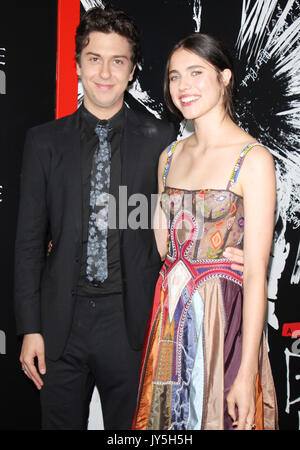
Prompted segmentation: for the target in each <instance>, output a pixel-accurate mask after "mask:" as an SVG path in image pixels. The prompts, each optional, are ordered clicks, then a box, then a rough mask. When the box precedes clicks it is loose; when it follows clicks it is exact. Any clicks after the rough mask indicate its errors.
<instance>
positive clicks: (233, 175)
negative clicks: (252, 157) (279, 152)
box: [226, 142, 263, 190]
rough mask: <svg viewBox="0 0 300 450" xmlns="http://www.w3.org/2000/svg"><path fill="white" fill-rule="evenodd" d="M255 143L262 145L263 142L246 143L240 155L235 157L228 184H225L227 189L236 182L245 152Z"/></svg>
mask: <svg viewBox="0 0 300 450" xmlns="http://www.w3.org/2000/svg"><path fill="white" fill-rule="evenodd" d="M257 145H261V146H262V147H263V144H260V143H259V142H254V143H253V144H248V145H246V147H244V148H243V150H242V151H241V153H240V156H239V157H238V159H237V162H236V163H235V165H234V167H233V169H232V172H231V175H230V178H229V181H228V184H227V188H226V189H227V190H230V188H231V186H232V185H233V184H234V183H236V181H237V179H238V176H239V173H240V170H241V167H242V165H243V162H244V159H245V156H246V155H247V153H248V152H249V150H251V149H252V148H253V147H256V146H257Z"/></svg>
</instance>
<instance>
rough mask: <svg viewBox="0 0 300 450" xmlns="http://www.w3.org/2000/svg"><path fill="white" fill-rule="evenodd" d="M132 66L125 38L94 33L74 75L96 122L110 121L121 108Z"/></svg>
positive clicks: (129, 49) (111, 34) (82, 53)
mask: <svg viewBox="0 0 300 450" xmlns="http://www.w3.org/2000/svg"><path fill="white" fill-rule="evenodd" d="M134 69H135V67H133V66H132V61H131V47H130V44H129V42H128V41H127V39H126V38H125V37H123V36H121V35H119V34H117V33H108V34H106V33H101V32H98V31H94V32H92V33H90V35H89V43H88V45H87V46H86V47H85V48H84V49H83V50H82V52H81V56H80V65H79V64H77V74H78V75H79V76H80V78H81V81H82V85H83V89H84V106H85V107H86V109H87V110H88V111H90V112H91V113H92V114H94V115H95V116H96V117H99V119H109V118H110V117H112V116H113V115H114V114H116V113H117V112H118V111H119V110H120V109H121V107H122V105H123V98H124V92H125V90H126V88H127V85H128V82H129V81H131V80H132V77H133V74H134Z"/></svg>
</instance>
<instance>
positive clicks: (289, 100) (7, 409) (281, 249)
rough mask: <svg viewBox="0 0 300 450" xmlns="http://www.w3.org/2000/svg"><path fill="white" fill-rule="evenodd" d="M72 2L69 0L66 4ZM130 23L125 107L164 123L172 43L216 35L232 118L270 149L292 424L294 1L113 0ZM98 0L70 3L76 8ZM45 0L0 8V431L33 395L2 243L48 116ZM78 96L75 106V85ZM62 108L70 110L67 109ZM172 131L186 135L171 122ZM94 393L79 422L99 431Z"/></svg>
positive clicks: (299, 13) (279, 367)
mask: <svg viewBox="0 0 300 450" xmlns="http://www.w3.org/2000/svg"><path fill="white" fill-rule="evenodd" d="M75 1H76V0H74V2H75ZM111 3H113V4H114V5H116V6H119V7H121V8H122V9H124V10H125V11H126V12H128V13H129V14H130V15H132V16H133V17H134V18H135V19H136V21H137V23H138V24H139V26H140V29H141V37H142V55H143V57H142V60H141V63H140V66H139V72H138V77H137V79H136V80H135V82H134V84H133V85H132V86H131V87H130V89H129V96H128V103H129V105H133V104H135V106H136V107H138V108H145V109H147V110H148V111H149V112H150V113H151V114H153V115H155V116H156V117H158V118H168V119H170V115H169V114H168V112H167V110H166V108H165V106H164V103H163V98H162V80H163V72H164V64H165V61H166V59H167V55H168V52H169V50H170V48H171V47H172V45H173V44H174V43H175V42H176V41H178V40H179V39H180V38H182V37H183V36H185V35H187V34H189V33H191V32H193V31H202V32H208V33H211V34H214V35H217V36H218V37H220V38H221V39H223V40H224V41H225V42H226V44H227V46H228V47H229V48H230V50H231V51H232V53H233V55H234V57H235V61H236V74H237V85H238V86H237V87H238V89H237V102H236V109H237V115H238V120H239V122H240V125H241V126H242V127H243V128H244V129H246V130H247V131H249V132H250V133H251V134H252V135H253V136H255V137H256V138H257V139H258V140H259V141H260V142H262V143H263V144H264V145H265V146H266V147H267V148H268V149H269V150H270V152H271V153H272V154H273V156H274V159H275V165H276V172H277V196H278V202H277V211H276V226H275V232H274V242H273V248H272V254H271V257H270V267H269V277H268V313H267V317H266V330H267V338H268V345H269V355H270V360H271V365H272V369H273V375H274V380H275V386H276V390H277V395H278V406H279V425H280V428H281V429H282V430H293V429H294V430H296V429H300V307H299V305H300V303H299V301H300V298H299V297H300V296H299V281H300V243H299V226H300V211H299V210H300V198H299V197H300V195H299V194H300V188H299V185H300V149H299V144H298V133H299V124H300V121H299V115H300V101H299V91H300V74H299V70H300V51H299V40H300V38H299V29H300V1H299V0H226V1H222V0H114V1H112V2H111ZM95 5H100V6H101V5H102V2H101V0H81V12H82V13H83V12H84V11H85V10H86V9H88V8H90V7H92V6H95ZM56 23H57V2H56V0H43V1H42V0H31V1H26V2H11V3H9V2H6V1H3V2H1V6H0V114H1V116H0V117H1V122H0V157H1V163H0V186H1V187H0V226H1V231H0V232H1V259H0V264H1V267H0V275H1V284H0V289H1V293H0V299H1V301H0V429H2V430H12V429H17V430H21V429H23V430H26V429H39V427H40V410H39V398H38V392H37V391H36V390H35V387H34V386H33V385H32V384H31V383H30V382H29V380H27V379H26V378H25V377H24V375H23V373H22V372H21V370H20V364H19V361H18V358H19V351H20V341H19V340H18V339H17V337H16V335H15V323H14V313H13V296H12V292H13V249H14V239H15V229H16V216H17V207H18V196H19V194H18V190H19V176H20V165H21V158H22V149H23V143H24V136H25V132H26V130H27V129H28V128H29V127H32V126H34V125H37V124H40V123H43V122H45V121H48V120H52V119H54V117H55V74H56ZM78 101H79V102H80V101H81V87H80V86H79V94H78ZM70 112H71V111H70ZM179 125H180V131H179V133H180V135H183V136H184V135H186V134H188V133H190V132H191V131H192V130H191V129H190V124H189V123H181V124H179ZM101 427H102V420H101V407H100V403H99V397H98V394H97V391H96V390H95V392H94V395H93V398H92V402H91V408H90V425H89V428H90V429H101Z"/></svg>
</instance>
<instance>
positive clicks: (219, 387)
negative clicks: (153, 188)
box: [133, 33, 278, 430]
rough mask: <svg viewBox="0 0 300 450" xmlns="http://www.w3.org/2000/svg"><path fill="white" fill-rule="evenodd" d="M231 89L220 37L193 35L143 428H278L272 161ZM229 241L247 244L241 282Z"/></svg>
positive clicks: (166, 206)
mask: <svg viewBox="0 0 300 450" xmlns="http://www.w3.org/2000/svg"><path fill="white" fill-rule="evenodd" d="M233 87H234V75H233V69H232V62H231V58H230V55H229V54H228V52H227V50H226V49H225V48H224V46H223V44H222V43H221V42H219V41H218V40H217V39H215V38H213V37H211V36H209V35H205V34H200V33H194V34H192V35H190V36H188V37H187V38H185V39H183V40H182V41H180V42H179V43H178V44H177V45H175V47H174V48H173V50H172V52H171V54H170V57H169V60H168V63H167V68H166V78H165V98H166V103H167V105H168V107H169V108H170V109H171V111H172V112H174V113H177V114H178V115H179V116H180V117H184V118H185V119H190V120H193V122H194V128H195V133H194V134H192V135H191V136H189V137H187V138H185V139H183V140H181V141H177V142H174V143H172V144H171V145H170V147H169V148H168V149H166V150H165V151H164V152H163V153H162V155H161V157H160V162H159V168H158V180H159V192H160V194H161V195H160V203H159V205H158V208H157V212H156V218H155V228H156V230H155V234H156V240H157V245H158V249H159V252H160V254H161V257H162V260H164V264H163V267H162V269H161V271H160V275H159V279H158V281H157V285H156V290H155V296H154V302H153V307H152V311H151V314H150V318H149V322H148V328H147V333H146V338H145V344H144V350H143V357H142V366H141V374H140V385H139V392H138V399H137V407H136V412H135V417H134V420H133V428H134V429H137V430H138V429H142V430H143V429H170V430H171V429H172V430H183V429H188V430H191V429H239V430H250V429H255V428H256V429H276V428H277V427H278V425H277V404H276V395H275V390H274V383H273V378H272V374H271V370H270V364H269V360H268V354H267V351H266V344H265V340H264V335H263V324H264V318H265V311H266V287H267V282H266V270H267V264H268V260H269V254H270V248H271V243H272V236H273V224H274V209H275V201H276V182H275V171H274V163H273V159H272V156H271V154H270V153H269V151H268V150H267V149H266V148H264V147H263V146H262V145H261V144H259V143H258V142H256V141H255V139H254V138H253V137H252V136H250V135H249V134H248V133H246V132H245V131H244V130H243V129H241V128H240V127H239V126H238V125H237V124H236V122H235V117H234V111H233V102H232V92H233ZM242 165H243V166H242ZM166 242H168V246H167V250H166ZM228 246H231V247H236V248H243V249H244V276H243V279H242V277H241V273H240V272H238V271H237V270H233V269H232V266H231V260H230V259H229V258H228V257H226V256H227V255H226V253H225V251H224V249H225V247H228Z"/></svg>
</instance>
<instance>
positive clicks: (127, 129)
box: [121, 108, 142, 195]
mask: <svg viewBox="0 0 300 450" xmlns="http://www.w3.org/2000/svg"><path fill="white" fill-rule="evenodd" d="M140 127H141V123H140V120H139V118H138V116H137V115H136V114H135V112H134V111H132V110H131V109H128V108H126V110H125V126H124V133H123V138H122V142H121V157H122V169H121V185H122V186H127V188H128V195H130V194H131V193H132V188H133V182H134V179H135V177H136V176H137V173H136V167H137V166H138V165H137V163H138V160H139V158H140V156H141V152H140V146H141V144H142V142H141V141H142V139H141V138H142V134H141V132H140Z"/></svg>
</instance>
